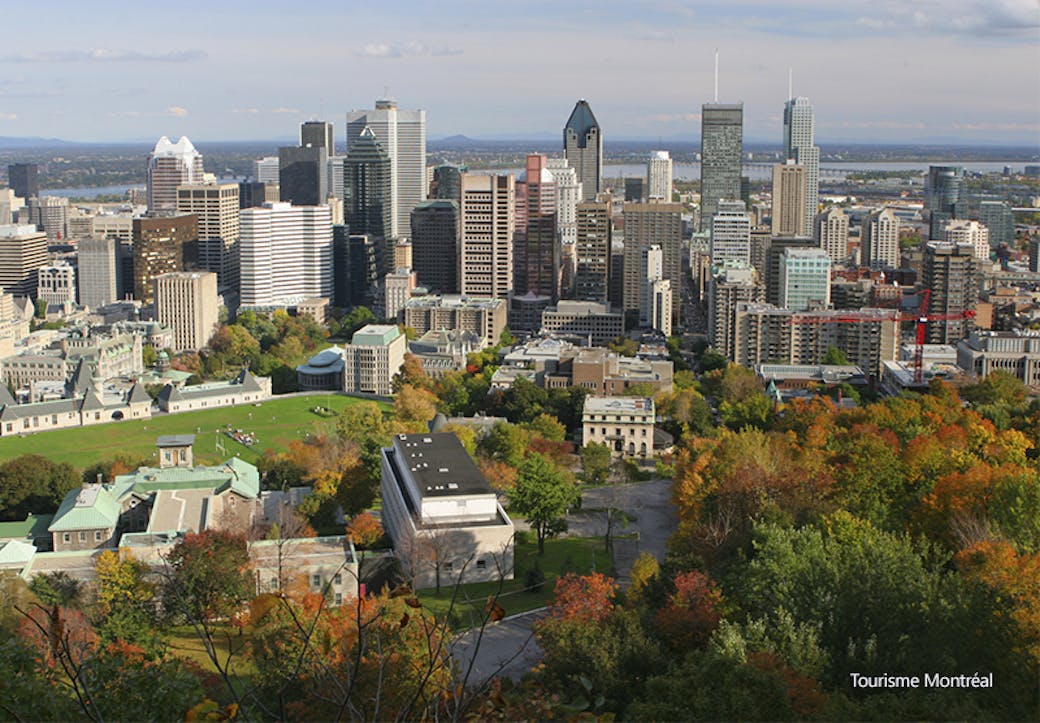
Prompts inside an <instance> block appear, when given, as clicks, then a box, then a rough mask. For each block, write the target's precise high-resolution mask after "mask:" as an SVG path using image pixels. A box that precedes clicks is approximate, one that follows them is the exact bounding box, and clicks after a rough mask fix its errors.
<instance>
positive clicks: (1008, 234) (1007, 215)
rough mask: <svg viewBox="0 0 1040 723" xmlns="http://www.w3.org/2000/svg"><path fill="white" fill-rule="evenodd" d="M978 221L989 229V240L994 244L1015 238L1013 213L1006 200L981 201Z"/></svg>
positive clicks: (1004, 242) (1012, 240) (1006, 242)
mask: <svg viewBox="0 0 1040 723" xmlns="http://www.w3.org/2000/svg"><path fill="white" fill-rule="evenodd" d="M979 223H982V224H985V226H986V228H988V229H989V242H990V243H991V244H993V245H994V246H999V245H1000V244H1011V243H1013V242H1014V240H1015V214H1014V213H1012V211H1011V206H1010V205H1009V204H1008V203H1007V202H1006V201H981V202H980V203H979Z"/></svg>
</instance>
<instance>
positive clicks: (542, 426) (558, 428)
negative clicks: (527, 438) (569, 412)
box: [524, 412, 567, 442]
mask: <svg viewBox="0 0 1040 723" xmlns="http://www.w3.org/2000/svg"><path fill="white" fill-rule="evenodd" d="M524 426H525V427H527V429H528V430H530V431H531V432H533V433H534V434H536V435H538V436H539V437H542V438H544V439H547V440H549V441H550V442H562V441H563V440H564V439H565V438H566V437H567V429H566V428H565V427H564V426H563V425H562V424H561V423H560V421H559V420H558V419H556V417H554V416H552V415H551V414H546V413H545V412H542V413H541V414H539V415H538V416H537V417H535V418H534V419H532V420H531V421H530V422H528V423H527V424H526V425H524Z"/></svg>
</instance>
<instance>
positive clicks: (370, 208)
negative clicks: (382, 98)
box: [343, 128, 393, 239]
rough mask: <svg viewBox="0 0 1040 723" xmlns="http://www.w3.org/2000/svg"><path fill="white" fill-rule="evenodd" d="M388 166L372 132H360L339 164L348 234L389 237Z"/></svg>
mask: <svg viewBox="0 0 1040 723" xmlns="http://www.w3.org/2000/svg"><path fill="white" fill-rule="evenodd" d="M391 166H392V163H391V161H390V156H389V154H388V153H387V152H386V149H384V148H383V146H382V144H381V143H380V142H379V140H378V139H377V138H376V134H375V133H374V132H373V131H372V129H371V128H365V129H364V130H362V131H361V134H360V135H359V136H358V137H357V139H356V140H355V141H354V142H353V143H352V144H351V146H350V150H349V151H347V158H346V160H345V161H344V163H343V220H344V222H345V223H346V224H347V226H348V227H349V228H350V232H351V233H352V234H370V235H372V236H375V237H377V238H380V239H387V238H390V237H391V236H392V231H391V227H392V219H391V217H392V215H393V196H392V193H391V175H392V169H391Z"/></svg>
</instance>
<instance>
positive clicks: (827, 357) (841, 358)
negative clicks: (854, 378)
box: [820, 346, 849, 366]
mask: <svg viewBox="0 0 1040 723" xmlns="http://www.w3.org/2000/svg"><path fill="white" fill-rule="evenodd" d="M820 363H821V364H830V365H838V366H848V364H849V358H848V357H847V356H845V352H843V351H842V350H841V349H839V348H838V347H836V346H829V347H827V353H826V354H824V355H823V359H822V360H821V361H820Z"/></svg>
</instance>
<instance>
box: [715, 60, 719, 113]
mask: <svg viewBox="0 0 1040 723" xmlns="http://www.w3.org/2000/svg"><path fill="white" fill-rule="evenodd" d="M715 102H716V103H718V102H719V49H718V48H715Z"/></svg>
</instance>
